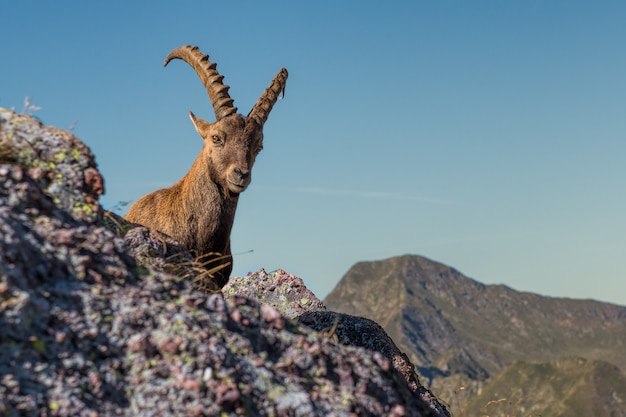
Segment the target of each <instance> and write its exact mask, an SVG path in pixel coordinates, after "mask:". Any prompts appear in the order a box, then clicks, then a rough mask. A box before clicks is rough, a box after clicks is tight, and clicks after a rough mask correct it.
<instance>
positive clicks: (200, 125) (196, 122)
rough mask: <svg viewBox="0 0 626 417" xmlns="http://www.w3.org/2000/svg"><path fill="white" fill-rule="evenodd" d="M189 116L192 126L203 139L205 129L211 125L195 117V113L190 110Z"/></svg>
mask: <svg viewBox="0 0 626 417" xmlns="http://www.w3.org/2000/svg"><path fill="white" fill-rule="evenodd" d="M189 118H190V119H191V123H193V127H195V128H196V132H198V134H199V135H200V136H201V137H202V139H204V137H205V134H206V130H207V129H208V128H209V127H210V126H211V124H210V123H209V122H207V121H206V120H202V119H201V118H199V117H196V115H195V114H193V112H191V111H190V112H189Z"/></svg>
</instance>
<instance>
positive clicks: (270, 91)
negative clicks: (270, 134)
mask: <svg viewBox="0 0 626 417" xmlns="http://www.w3.org/2000/svg"><path fill="white" fill-rule="evenodd" d="M288 76H289V73H288V72H287V70H286V69H285V68H281V69H280V71H278V73H277V74H276V76H275V77H274V79H273V80H272V83H271V84H270V86H269V87H267V89H266V90H265V92H264V93H263V95H262V96H261V97H260V98H259V99H258V100H257V102H256V104H255V105H254V107H253V108H252V110H250V113H249V114H248V117H249V118H250V117H251V118H253V119H254V120H255V121H256V122H257V123H258V124H259V126H261V127H262V126H263V125H264V124H265V121H266V120H267V116H269V114H270V111H271V110H272V107H274V104H275V103H276V100H278V96H279V95H280V94H281V93H282V94H283V95H284V94H285V85H286V83H287V77H288Z"/></svg>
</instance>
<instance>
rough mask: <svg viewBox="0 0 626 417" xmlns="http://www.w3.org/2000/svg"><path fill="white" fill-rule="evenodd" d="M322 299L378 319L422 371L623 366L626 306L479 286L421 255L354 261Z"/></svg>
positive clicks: (474, 375)
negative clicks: (580, 360)
mask: <svg viewBox="0 0 626 417" xmlns="http://www.w3.org/2000/svg"><path fill="white" fill-rule="evenodd" d="M564 284H566V283H564ZM324 303H325V304H326V305H327V307H328V308H329V309H331V310H336V311H340V312H345V313H348V314H355V315H362V316H365V317H368V318H370V319H372V320H375V321H377V322H378V323H380V324H381V325H382V326H383V327H385V330H387V332H388V333H389V334H390V335H391V337H392V338H393V339H394V340H395V341H396V343H397V344H398V345H399V346H400V348H401V349H404V350H405V351H406V352H407V354H408V355H409V357H410V358H411V359H412V360H413V361H414V362H415V363H417V364H418V365H419V366H421V368H420V371H421V373H422V374H423V375H424V376H425V377H428V378H437V377H439V376H449V375H454V374H457V373H460V374H464V375H466V376H468V377H470V378H471V379H474V380H484V379H485V378H487V376H488V375H497V374H499V373H500V372H501V371H502V370H504V368H506V367H507V366H508V365H509V364H511V363H512V362H513V361H515V360H523V361H528V362H549V361H552V360H554V359H557V358H560V357H564V356H582V357H586V358H590V359H596V360H603V361H607V362H610V363H613V364H615V365H617V366H618V367H620V368H621V369H626V354H624V353H625V352H626V307H622V306H617V305H612V304H608V303H601V302H597V301H591V300H571V299H563V298H551V297H544V296H540V295H536V294H531V293H526V292H519V291H515V290H513V289H511V288H508V287H506V286H503V285H483V284H481V283H479V282H477V281H475V280H472V279H470V278H467V277H465V276H464V275H463V274H461V273H460V272H458V271H456V270H455V269H453V268H450V267H448V266H446V265H443V264H441V263H437V262H433V261H431V260H428V259H426V258H423V257H420V256H410V255H406V256H401V257H396V258H391V259H386V260H382V261H375V262H361V263H358V264H356V265H354V266H353V267H352V268H351V269H350V270H349V271H348V272H347V273H346V274H345V276H344V277H343V278H342V280H341V281H340V282H339V284H338V285H337V287H336V288H335V289H334V290H333V291H332V292H331V293H330V294H329V295H328V296H327V297H326V299H325V300H324Z"/></svg>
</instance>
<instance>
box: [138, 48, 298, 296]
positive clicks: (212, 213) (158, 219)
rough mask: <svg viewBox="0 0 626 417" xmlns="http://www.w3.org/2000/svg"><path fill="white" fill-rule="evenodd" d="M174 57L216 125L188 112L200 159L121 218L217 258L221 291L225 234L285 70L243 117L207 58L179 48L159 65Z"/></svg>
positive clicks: (226, 249)
mask: <svg viewBox="0 0 626 417" xmlns="http://www.w3.org/2000/svg"><path fill="white" fill-rule="evenodd" d="M176 58H178V59H182V60H183V61H185V62H186V63H188V64H189V65H190V66H191V67H192V68H193V69H194V70H195V71H196V74H198V76H199V77H200V79H201V80H202V83H203V84H204V87H205V88H206V90H207V93H208V94H209V99H210V100H211V104H212V105H213V110H214V111H215V118H216V120H215V123H209V122H207V121H205V120H202V119H200V118H198V117H196V116H195V115H194V114H193V112H189V116H190V118H191V121H192V122H193V125H194V127H195V128H196V131H197V132H198V133H199V134H200V136H201V137H202V140H203V141H204V145H203V146H202V150H201V151H200V154H199V155H198V157H197V158H196V160H195V161H194V163H193V165H192V166H191V169H190V170H189V172H187V174H186V175H185V176H184V177H183V178H181V179H180V180H179V181H178V182H176V183H175V184H174V185H172V186H171V187H170V188H164V189H160V190H157V191H154V192H152V193H150V194H148V195H146V196H144V197H142V198H140V199H139V200H138V201H137V202H136V203H135V204H133V206H132V207H131V208H130V210H129V212H128V214H127V215H126V219H127V220H128V221H130V222H132V223H138V224H141V225H143V226H146V227H149V228H153V229H156V230H158V231H160V232H163V233H165V234H167V235H170V236H171V237H173V238H175V239H176V240H177V241H178V242H179V243H180V244H181V245H182V246H184V247H185V248H187V249H188V250H189V251H191V252H192V254H194V255H195V256H196V257H202V256H204V255H209V254H216V255H221V256H222V257H223V258H225V259H226V262H223V263H224V264H226V263H227V265H226V266H225V267H224V268H222V269H221V270H220V271H218V272H217V274H216V275H219V276H215V279H216V280H217V281H218V284H219V286H220V287H221V286H223V285H224V284H225V283H226V282H227V281H228V278H229V276H230V273H231V272H232V254H231V249H230V232H231V229H232V226H233V221H234V218H235V210H236V208H237V201H238V199H239V194H240V193H241V192H242V191H244V190H245V189H246V187H248V185H249V184H250V180H251V176H250V175H251V173H250V172H251V169H252V165H253V164H254V161H255V159H256V156H257V155H258V153H259V152H260V151H261V149H262V148H263V124H264V123H265V121H266V120H267V117H268V115H269V113H270V111H271V110H272V107H273V106H274V104H275V103H276V100H277V99H278V97H279V95H280V94H281V93H283V94H284V91H285V83H286V81H287V70H286V69H285V68H281V69H280V71H279V72H278V73H277V74H276V76H275V77H274V79H273V80H272V83H271V84H270V85H269V87H268V88H267V89H266V90H265V92H264V93H263V95H262V96H261V97H260V98H259V100H258V101H257V102H256V104H255V105H254V107H253V108H252V110H250V113H249V114H248V115H247V116H245V117H244V116H242V115H240V114H237V107H235V106H234V102H233V100H232V99H231V98H230V95H229V94H228V89H229V87H228V86H227V85H225V84H223V83H222V80H223V78H224V77H223V76H222V75H220V74H219V73H218V72H217V69H216V64H215V63H213V62H210V61H209V56H208V55H204V54H202V53H201V52H200V50H199V49H198V47H196V46H194V47H192V46H190V45H185V46H181V47H179V48H176V49H174V50H173V51H172V52H170V54H169V55H168V56H167V58H165V62H164V64H163V65H164V66H167V64H168V63H169V62H170V61H171V60H173V59H176Z"/></svg>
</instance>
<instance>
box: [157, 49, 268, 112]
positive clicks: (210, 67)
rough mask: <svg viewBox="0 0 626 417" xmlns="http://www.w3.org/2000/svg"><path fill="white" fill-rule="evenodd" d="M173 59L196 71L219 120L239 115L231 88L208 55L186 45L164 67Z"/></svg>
mask: <svg viewBox="0 0 626 417" xmlns="http://www.w3.org/2000/svg"><path fill="white" fill-rule="evenodd" d="M172 59H182V60H183V61H185V62H186V63H188V64H189V65H190V66H191V67H192V68H193V69H194V70H195V71H196V74H198V77H200V79H201V80H202V84H203V85H204V87H205V88H206V91H207V93H209V99H210V100H211V104H212V105H213V110H214V111H215V118H216V119H217V120H220V119H221V118H223V117H226V116H229V115H231V114H234V113H237V107H235V106H234V104H233V103H234V101H233V99H232V98H230V95H229V94H228V89H229V88H230V87H229V86H227V85H225V84H224V83H222V80H223V79H224V76H223V75H220V73H219V72H217V69H216V67H217V64H216V63H215V62H211V61H209V56H208V55H205V54H203V53H202V52H200V49H199V48H198V47H197V46H191V45H185V46H180V47H178V48H176V49H174V50H173V51H172V52H170V53H169V55H168V56H167V57H166V58H165V62H164V63H163V66H167V64H169V62H170V61H171V60H172ZM270 108H271V106H270Z"/></svg>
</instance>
